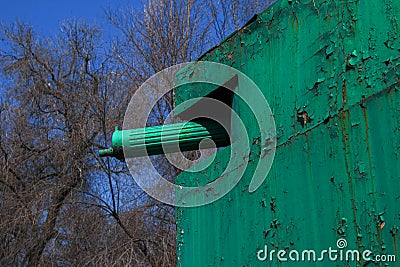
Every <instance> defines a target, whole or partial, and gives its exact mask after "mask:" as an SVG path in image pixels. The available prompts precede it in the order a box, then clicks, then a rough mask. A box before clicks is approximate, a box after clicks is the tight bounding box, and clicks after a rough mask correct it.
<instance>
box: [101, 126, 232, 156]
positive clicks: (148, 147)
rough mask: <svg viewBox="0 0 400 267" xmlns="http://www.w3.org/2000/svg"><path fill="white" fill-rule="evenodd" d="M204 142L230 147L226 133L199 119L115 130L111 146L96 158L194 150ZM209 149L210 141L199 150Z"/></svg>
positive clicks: (221, 128)
mask: <svg viewBox="0 0 400 267" xmlns="http://www.w3.org/2000/svg"><path fill="white" fill-rule="evenodd" d="M205 139H211V140H212V141H213V142H214V143H215V146H216V147H223V146H227V145H229V144H230V140H229V135H228V133H227V131H226V130H225V129H224V128H223V127H222V126H221V125H220V124H219V123H218V122H215V121H212V120H209V119H202V120H197V121H190V122H185V123H176V124H167V125H162V126H154V127H147V128H139V129H131V130H122V131H121V130H118V128H116V130H115V132H114V133H113V135H112V147H111V148H108V149H104V150H100V151H99V155H100V157H106V156H111V157H116V158H118V159H121V160H122V159H124V158H125V157H128V158H133V157H141V156H146V155H149V156H151V155H157V154H165V153H173V152H179V151H190V150H197V149H199V144H200V142H201V141H203V140H205ZM211 147H213V144H212V142H204V145H203V144H202V148H211ZM124 152H125V154H124Z"/></svg>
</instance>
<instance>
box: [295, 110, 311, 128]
mask: <svg viewBox="0 0 400 267" xmlns="http://www.w3.org/2000/svg"><path fill="white" fill-rule="evenodd" d="M311 120H312V119H311V118H310V117H309V116H308V113H307V111H303V112H300V113H297V121H298V122H300V124H301V126H302V127H304V126H305V125H306V124H307V123H308V122H311Z"/></svg>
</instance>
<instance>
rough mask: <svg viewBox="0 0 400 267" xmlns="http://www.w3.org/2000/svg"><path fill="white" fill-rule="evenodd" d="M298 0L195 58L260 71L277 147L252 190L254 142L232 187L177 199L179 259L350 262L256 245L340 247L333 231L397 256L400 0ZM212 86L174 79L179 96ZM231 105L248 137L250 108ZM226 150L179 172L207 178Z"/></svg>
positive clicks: (253, 73)
mask: <svg viewBox="0 0 400 267" xmlns="http://www.w3.org/2000/svg"><path fill="white" fill-rule="evenodd" d="M299 2H300V1H288V0H283V1H278V2H277V3H275V4H274V5H273V6H272V7H270V8H269V9H268V10H266V11H265V12H263V13H262V14H260V15H259V16H258V17H257V18H256V19H255V21H253V22H252V23H250V24H249V25H247V26H246V27H244V28H243V29H241V30H240V31H238V32H237V33H236V34H234V35H232V36H231V37H230V38H228V39H227V40H226V41H225V42H223V43H222V44H221V45H220V46H218V47H216V48H215V49H213V50H211V51H210V52H208V53H207V54H205V55H204V57H203V58H202V59H203V60H211V61H217V62H222V63H225V64H227V65H230V66H233V67H235V68H237V69H239V70H240V71H242V72H244V73H246V74H247V75H248V76H249V77H250V78H252V79H253V80H254V81H255V82H256V83H257V85H258V86H259V87H260V88H261V90H262V91H263V93H264V95H265V96H266V98H267V99H268V101H269V104H270V106H271V108H272V110H273V113H274V116H275V122H276V127H277V135H278V148H277V152H276V157H275V161H274V164H273V167H272V169H271V171H270V173H269V174H268V177H267V179H266V181H265V182H264V184H263V185H262V186H261V187H260V188H259V189H258V190H257V191H256V192H254V193H249V192H248V185H249V183H250V180H251V176H252V171H254V166H255V163H254V162H256V161H257V157H256V155H257V153H258V152H259V151H260V144H259V143H253V148H252V151H253V152H254V153H253V156H254V162H252V160H253V158H252V157H250V159H249V161H250V163H249V166H248V168H247V169H246V172H245V175H244V177H243V178H242V180H241V181H240V182H239V184H238V185H237V186H236V187H235V188H234V189H233V190H232V191H231V192H230V193H229V194H227V195H226V196H225V197H223V198H222V199H220V200H218V201H217V202H214V203H212V204H209V205H207V206H202V207H196V208H178V209H177V220H178V233H179V235H178V241H177V242H178V248H177V249H178V251H177V252H178V253H177V254H178V265H179V266H277V265H278V266H281V265H282V266H286V265H290V264H292V265H293V264H294V265H295V266H299V265H301V266H303V265H310V266H316V265H315V264H317V266H322V265H323V266H346V262H345V261H338V260H337V261H329V260H326V261H325V262H324V263H320V265H318V263H309V262H301V263H286V262H278V261H277V259H276V257H274V261H269V260H266V261H264V262H261V261H259V260H258V259H257V257H256V254H257V252H258V251H259V250H260V249H263V248H264V245H267V246H268V248H269V249H270V250H271V249H275V250H280V249H284V250H286V251H287V252H289V251H290V250H294V249H297V250H299V251H302V250H306V249H314V250H316V251H321V250H323V249H327V248H329V247H332V248H333V249H337V247H336V241H337V240H338V239H339V238H345V239H346V240H347V242H348V248H349V249H358V250H359V251H363V250H367V249H368V250H371V251H373V252H374V253H376V254H393V255H395V256H396V258H397V263H390V264H389V266H400V263H399V262H400V258H399V256H400V255H399V248H398V246H397V244H396V243H398V242H399V235H398V227H399V226H400V161H399V151H400V118H399V115H400V113H399V111H400V96H399V92H398V89H399V88H400V85H399V81H400V70H399V64H400V53H399V51H400V39H399V36H400V35H399V19H400V2H399V1H390V0H373V1H366V0H358V1H357V0H354V1H338V0H330V1H317V0H315V1H313V0H310V1H302V2H303V3H299ZM305 2H307V3H305ZM211 89H212V88H211ZM209 90H210V88H208V89H206V90H201V89H199V88H198V87H194V89H193V90H187V88H185V90H183V89H182V90H179V89H178V90H177V92H176V96H177V97H176V101H177V104H179V103H180V102H182V101H185V100H187V99H190V98H192V97H197V96H202V95H206V94H207V93H209ZM238 90H246V88H241V87H240V85H239V88H238ZM233 107H234V109H235V110H237V111H238V112H239V114H240V115H241V118H242V119H243V121H244V122H245V124H246V125H247V126H248V127H249V130H250V135H251V136H250V141H252V140H254V139H256V138H257V137H258V136H259V134H258V131H257V129H255V128H256V127H255V126H254V125H256V124H255V123H254V118H253V116H251V111H250V110H249V109H248V107H246V106H245V105H244V104H243V103H242V102H241V101H240V100H239V99H237V98H234V103H233ZM304 122H306V124H304ZM228 158H229V148H226V149H223V150H221V151H219V152H218V153H217V156H216V159H215V161H216V163H215V164H213V165H212V166H211V167H209V168H208V169H207V171H205V172H203V173H202V174H193V173H183V174H182V175H180V176H179V177H178V178H177V180H178V182H179V183H184V184H186V185H190V183H192V182H193V181H194V180H196V181H199V180H200V181H208V180H209V179H210V177H216V176H218V173H221V172H222V170H223V166H224V165H225V164H226V161H227V160H228ZM348 264H349V265H350V266H356V265H357V266H363V265H365V264H366V262H365V261H362V260H360V261H358V262H349V263H348ZM396 264H397V265H396ZM380 265H381V266H385V265H384V263H382V264H380Z"/></svg>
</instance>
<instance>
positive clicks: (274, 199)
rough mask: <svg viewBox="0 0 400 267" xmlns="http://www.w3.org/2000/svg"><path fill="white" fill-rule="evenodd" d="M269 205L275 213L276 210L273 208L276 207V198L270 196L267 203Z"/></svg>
mask: <svg viewBox="0 0 400 267" xmlns="http://www.w3.org/2000/svg"><path fill="white" fill-rule="evenodd" d="M269 206H270V208H271V211H272V212H274V213H275V212H276V211H275V209H276V198H274V197H271V202H270V203H269Z"/></svg>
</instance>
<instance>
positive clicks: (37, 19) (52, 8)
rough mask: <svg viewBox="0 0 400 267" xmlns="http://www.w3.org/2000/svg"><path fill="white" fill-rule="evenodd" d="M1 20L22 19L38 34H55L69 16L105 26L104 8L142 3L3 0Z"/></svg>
mask: <svg viewBox="0 0 400 267" xmlns="http://www.w3.org/2000/svg"><path fill="white" fill-rule="evenodd" d="M0 3H1V5H0V21H1V22H4V23H6V24H8V23H10V22H13V21H15V19H16V18H18V19H19V20H21V21H24V22H28V23H29V24H31V25H32V26H34V29H35V30H36V32H37V33H40V34H43V35H53V34H55V33H57V32H58V31H59V26H60V23H61V22H62V21H63V20H65V19H68V18H76V19H85V20H87V21H88V22H94V21H96V23H98V24H99V25H100V26H104V24H105V21H104V9H105V8H108V7H118V6H121V5H123V4H127V3H129V4H130V5H136V6H139V5H140V1H138V0H131V1H127V0H0Z"/></svg>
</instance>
